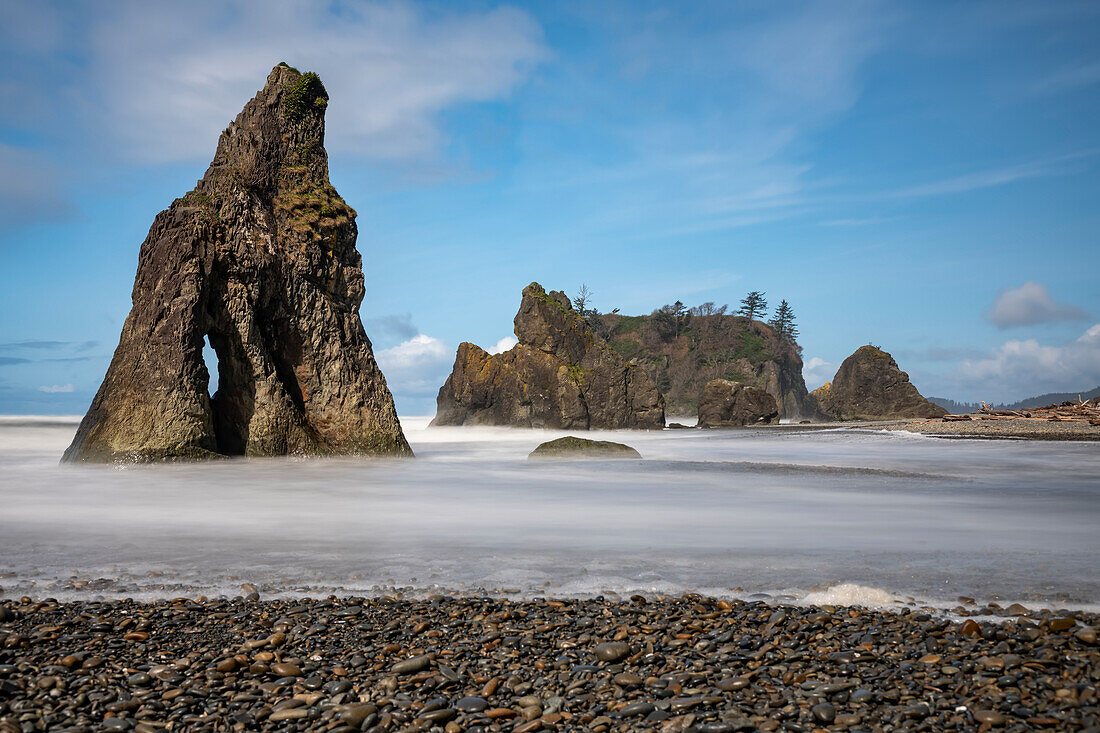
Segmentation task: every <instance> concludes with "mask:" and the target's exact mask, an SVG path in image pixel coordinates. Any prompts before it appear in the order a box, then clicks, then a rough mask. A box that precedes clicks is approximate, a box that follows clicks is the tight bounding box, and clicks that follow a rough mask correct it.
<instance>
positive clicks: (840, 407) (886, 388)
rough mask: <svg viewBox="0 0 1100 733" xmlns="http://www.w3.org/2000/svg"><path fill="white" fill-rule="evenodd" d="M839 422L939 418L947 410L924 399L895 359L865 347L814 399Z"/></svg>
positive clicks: (872, 348)
mask: <svg viewBox="0 0 1100 733" xmlns="http://www.w3.org/2000/svg"><path fill="white" fill-rule="evenodd" d="M811 396H812V397H813V398H814V399H816V400H817V403H818V405H820V407H821V409H822V410H823V411H824V412H826V413H827V414H829V415H830V416H832V417H834V418H836V419H837V420H874V419H884V418H897V417H937V416H939V415H946V414H947V410H945V409H943V408H942V407H940V406H939V405H935V404H933V403H931V402H929V401H928V400H926V399H925V398H924V397H922V396H921V394H920V392H918V391H917V388H916V387H914V386H913V385H912V384H911V383H910V382H909V375H908V374H906V373H905V372H903V371H902V370H901V369H900V368H899V367H898V364H897V362H896V361H894V358H893V357H892V356H890V355H889V354H888V353H886V352H885V351H883V350H882V349H879V348H877V347H875V346H870V345H867V346H861V347H860V348H859V349H857V350H856V352H855V353H854V354H852V355H851V356H849V357H848V358H847V359H845V360H844V363H843V364H841V365H840V369H838V370H837V373H836V376H835V377H833V381H832V382H829V383H827V384H825V385H824V386H823V387H820V388H818V389H816V390H814V391H813V393H812V395H811Z"/></svg>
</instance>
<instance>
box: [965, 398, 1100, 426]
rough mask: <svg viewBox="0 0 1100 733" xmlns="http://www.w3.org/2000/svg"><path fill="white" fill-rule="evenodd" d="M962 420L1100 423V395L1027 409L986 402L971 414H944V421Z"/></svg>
mask: <svg viewBox="0 0 1100 733" xmlns="http://www.w3.org/2000/svg"><path fill="white" fill-rule="evenodd" d="M960 420H1036V421H1045V422H1087V423H1088V424H1089V425H1100V397H1098V398H1096V399H1093V400H1088V401H1085V400H1082V399H1081V398H1080V397H1078V398H1077V401H1076V402H1074V401H1072V400H1066V401H1065V402H1063V403H1061V404H1058V405H1047V406H1046V407H1030V408H1028V409H1026V410H994V409H993V408H992V407H990V406H989V405H987V404H986V403H985V402H983V403H982V408H981V409H980V410H978V411H977V412H974V413H971V414H969V415H944V416H943V421H944V422H957V421H960Z"/></svg>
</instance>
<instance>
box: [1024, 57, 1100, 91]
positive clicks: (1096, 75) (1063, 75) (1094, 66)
mask: <svg viewBox="0 0 1100 733" xmlns="http://www.w3.org/2000/svg"><path fill="white" fill-rule="evenodd" d="M1095 84H1100V60H1095V59H1094V60H1090V61H1084V62H1079V63H1075V64H1070V65H1067V66H1063V67H1061V68H1059V69H1057V70H1055V71H1053V72H1051V73H1050V74H1047V75H1046V76H1044V77H1042V78H1040V79H1038V80H1036V81H1035V82H1033V83H1032V85H1031V91H1032V93H1034V94H1040V95H1042V94H1061V93H1063V92H1071V91H1076V90H1078V89H1083V88H1086V87H1091V86H1093V85H1095Z"/></svg>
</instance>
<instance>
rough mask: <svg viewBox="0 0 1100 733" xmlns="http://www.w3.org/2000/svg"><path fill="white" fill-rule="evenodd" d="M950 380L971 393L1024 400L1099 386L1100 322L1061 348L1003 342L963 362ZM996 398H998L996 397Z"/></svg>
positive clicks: (1033, 342) (1026, 342) (1032, 341)
mask: <svg viewBox="0 0 1100 733" xmlns="http://www.w3.org/2000/svg"><path fill="white" fill-rule="evenodd" d="M952 378H953V380H954V381H955V382H956V383H957V384H958V385H959V386H960V387H962V388H965V389H967V390H968V391H969V393H971V394H975V395H978V396H979V398H982V396H983V395H982V391H983V390H985V391H986V393H988V394H990V395H1010V394H1012V395H1019V396H1020V397H1028V396H1032V395H1038V394H1043V393H1045V392H1071V391H1073V390H1075V389H1091V388H1092V387H1095V386H1097V385H1100V323H1097V324H1095V325H1093V326H1092V327H1091V328H1089V329H1088V330H1087V331H1085V332H1084V333H1083V334H1082V335H1081V336H1080V337H1079V338H1077V339H1075V340H1073V341H1070V342H1068V343H1065V344H1062V345H1061V346H1044V345H1042V344H1040V343H1039V342H1038V341H1036V340H1035V339H1027V340H1025V341H1017V340H1013V341H1006V342H1005V343H1004V344H1002V345H1001V346H999V347H997V348H996V349H994V350H993V352H992V353H991V354H990V355H989V357H987V358H984V359H966V360H964V361H963V362H962V363H961V364H959V366H958V367H957V368H956V370H955V372H954V374H953V375H952ZM997 399H1000V397H997Z"/></svg>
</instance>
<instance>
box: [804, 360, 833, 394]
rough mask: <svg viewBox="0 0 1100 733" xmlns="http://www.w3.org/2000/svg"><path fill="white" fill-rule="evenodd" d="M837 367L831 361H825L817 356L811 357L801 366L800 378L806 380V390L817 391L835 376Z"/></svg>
mask: <svg viewBox="0 0 1100 733" xmlns="http://www.w3.org/2000/svg"><path fill="white" fill-rule="evenodd" d="M836 370H837V365H836V364H834V363H833V362H831V361H825V360H824V359H822V358H821V357H819V356H811V357H810V358H809V359H807V360H806V361H805V362H803V364H802V378H803V379H805V380H806V388H807V389H810V390H814V389H817V388H818V387H820V386H821V385H823V384H825V383H826V382H828V381H829V380H830V379H832V378H833V376H834V375H835V374H836Z"/></svg>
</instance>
